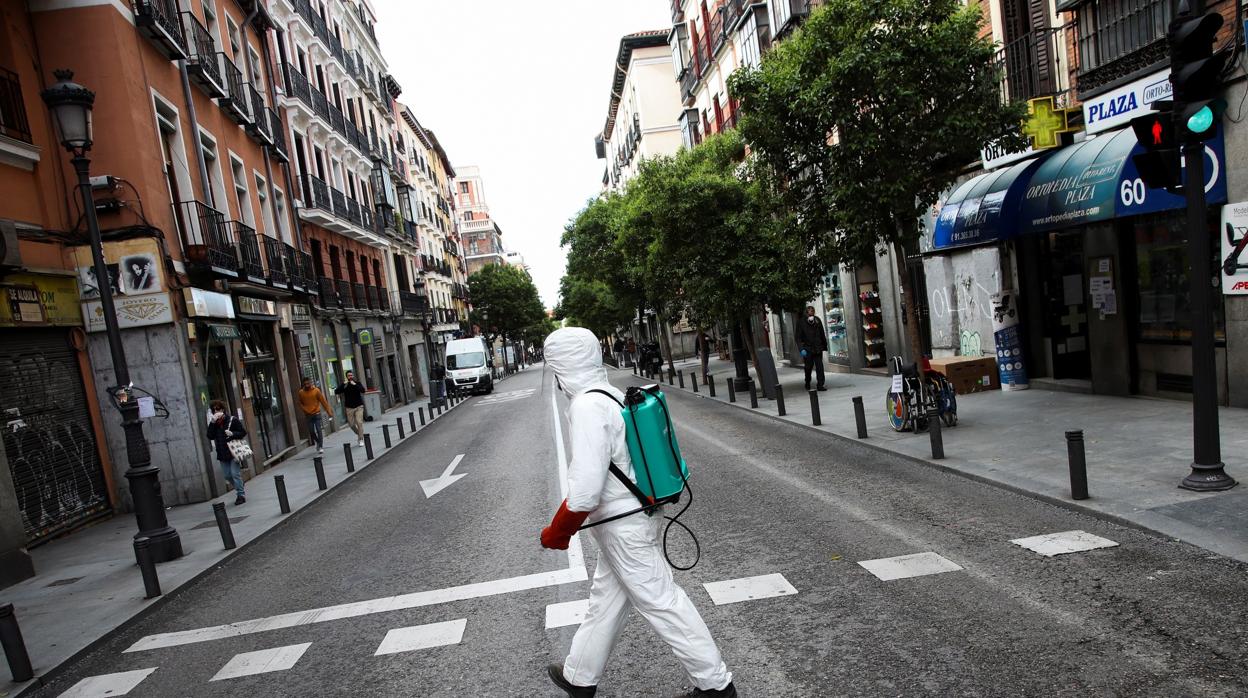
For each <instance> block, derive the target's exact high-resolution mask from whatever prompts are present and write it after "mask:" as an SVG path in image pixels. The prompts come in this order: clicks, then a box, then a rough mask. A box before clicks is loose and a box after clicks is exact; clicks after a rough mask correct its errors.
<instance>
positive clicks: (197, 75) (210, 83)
mask: <svg viewBox="0 0 1248 698" xmlns="http://www.w3.org/2000/svg"><path fill="white" fill-rule="evenodd" d="M182 26H183V28H184V29H185V31H186V38H187V48H188V50H189V54H188V55H187V60H186V72H187V73H188V74H189V75H190V78H191V81H192V82H194V83H195V84H196V85H199V86H200V88H202V89H203V90H204V92H206V93H208V96H209V97H211V98H213V99H221V98H224V97H226V96H227V94H226V91H225V83H224V81H223V80H222V77H221V63H220V61H219V60H218V56H217V42H215V41H213V39H212V34H210V33H208V29H207V27H205V26H204V25H203V24H201V23H200V21H199V19H198V18H197V17H196V16H195V15H193V14H191V13H190V12H183V13H182Z"/></svg>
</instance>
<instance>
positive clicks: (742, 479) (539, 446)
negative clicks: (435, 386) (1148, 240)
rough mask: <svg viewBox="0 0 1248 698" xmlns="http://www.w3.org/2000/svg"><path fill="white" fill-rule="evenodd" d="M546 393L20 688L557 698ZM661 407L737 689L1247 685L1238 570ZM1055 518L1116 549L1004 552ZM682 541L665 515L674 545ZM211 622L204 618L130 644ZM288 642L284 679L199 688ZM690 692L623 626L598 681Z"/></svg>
mask: <svg viewBox="0 0 1248 698" xmlns="http://www.w3.org/2000/svg"><path fill="white" fill-rule="evenodd" d="M613 379H614V380H615V381H616V382H617V383H618V384H620V385H626V384H634V381H633V379H632V376H630V375H626V374H623V373H614V374H613ZM552 384H553V382H552V381H551V380H550V376H549V374H548V373H543V372H542V371H541V367H540V366H539V367H536V368H534V369H531V370H529V371H527V372H525V373H523V374H521V375H519V376H516V377H514V378H512V379H511V380H508V381H507V382H506V383H504V384H501V385H500V386H499V387H498V389H497V391H496V392H495V395H494V396H492V397H490V398H483V397H475V398H472V400H471V401H469V402H468V403H466V404H465V405H464V406H463V408H462V409H458V410H455V411H454V412H452V413H450V414H448V415H447V416H446V418H445V419H443V420H440V421H438V422H436V423H435V424H434V425H433V426H432V427H431V428H430V429H428V430H426V431H423V432H421V433H420V435H419V436H418V437H416V438H413V439H410V440H409V441H408V442H407V443H405V444H404V445H403V446H401V447H400V448H399V449H398V450H397V451H396V453H394V454H393V455H392V456H390V457H388V458H387V460H386V461H384V462H379V463H377V464H375V465H374V466H372V467H370V468H368V469H367V470H366V471H364V472H362V473H360V475H358V476H357V477H355V478H353V479H352V480H350V481H349V482H347V483H345V484H344V485H342V486H340V487H338V488H337V489H336V490H334V491H333V492H331V493H330V494H329V495H328V496H326V497H325V498H323V500H321V501H320V502H319V503H318V504H316V505H315V506H312V507H310V508H309V509H307V510H305V511H303V512H301V513H299V514H296V515H295V516H294V518H293V519H292V520H290V521H288V522H287V524H286V525H285V526H284V527H282V528H280V529H279V530H277V531H275V532H274V533H272V534H270V535H269V536H267V537H266V538H264V539H262V540H260V541H259V542H257V543H255V544H253V545H251V546H249V547H247V548H245V549H244V550H242V551H241V552H239V553H238V554H237V555H235V556H234V557H233V558H231V559H230V560H229V561H228V562H227V563H225V564H223V565H222V566H221V567H219V568H218V569H216V570H214V571H213V572H212V573H210V574H209V575H207V576H206V577H204V578H203V579H201V580H200V581H198V582H197V583H196V584H194V585H193V586H191V587H190V588H188V589H186V590H185V591H183V592H181V593H179V594H177V595H175V596H174V597H172V598H170V599H169V600H168V601H167V602H166V603H164V604H163V605H162V606H160V607H159V608H157V609H156V610H155V611H154V612H152V613H151V614H150V615H148V616H146V617H145V618H143V619H142V620H140V621H139V622H137V623H135V624H133V625H131V626H130V627H128V628H126V629H124V630H123V631H121V632H119V633H117V634H115V635H113V636H111V637H110V638H109V639H108V640H106V641H105V642H104V643H102V644H101V645H100V646H98V647H97V648H96V649H95V650H93V651H91V652H90V653H89V654H87V655H86V656H84V657H82V658H80V660H78V661H77V662H75V663H73V664H72V665H71V666H70V667H68V668H67V669H66V671H65V672H63V673H62V674H61V675H60V676H59V677H58V678H57V679H55V680H54V681H53V683H52V684H50V685H48V686H46V687H44V688H43V689H42V690H40V691H39V692H37V693H36V694H35V695H38V696H58V695H60V694H61V693H62V692H65V691H66V690H68V689H70V687H72V686H74V685H75V684H77V682H79V681H80V680H82V679H84V678H87V677H93V676H102V675H107V674H112V673H116V672H128V671H137V670H145V669H153V668H154V671H151V672H150V674H148V675H147V676H146V677H145V678H143V679H142V681H140V682H139V683H138V684H137V686H136V687H135V688H134V689H133V690H132V691H131V692H130V693H129V694H128V695H131V696H218V695H249V696H312V695H329V696H347V695H351V696H360V695H365V696H434V695H436V696H463V695H473V696H476V695H480V696H496V695H497V696H559V695H561V693H560V692H558V691H557V690H554V689H553V688H552V687H551V686H550V685H549V683H548V681H547V679H546V677H545V671H544V667H545V665H546V663H548V662H550V661H560V660H561V659H562V657H563V656H564V654H565V653H566V651H567V647H568V645H569V642H570V640H571V637H572V634H573V632H574V631H575V625H567V626H564V627H556V628H550V629H548V628H547V627H546V609H547V606H548V605H551V604H558V603H562V602H573V601H577V600H581V599H584V598H585V597H586V594H587V591H588V583H587V582H586V581H583V579H584V575H583V574H581V573H580V571H579V570H580V569H582V567H581V566H580V565H577V564H576V563H577V562H578V559H577V558H576V556H575V555H574V556H573V557H572V558H569V555H568V554H566V553H562V552H554V551H545V550H542V549H541V548H540V547H539V545H538V543H537V533H538V531H539V530H540V528H541V527H542V526H543V525H545V524H546V522H547V521H549V518H550V515H551V513H552V512H553V510H554V508H555V507H556V506H557V504H558V501H559V498H560V484H559V466H558V462H559V457H558V452H557V449H556V445H555V443H556V442H555V437H554V433H555V411H554V409H552ZM670 402H671V405H672V409H673V413H674V416H675V419H676V423H677V433H678V435H679V437H680V443H681V448H682V451H683V454H684V455H685V457H686V459H687V460H688V461H689V463H690V467H691V472H692V485H693V488H694V493H695V499H694V504H693V506H692V508H691V509H690V511H689V512H688V513H687V514H686V515H685V517H684V518H683V519H682V521H685V522H687V523H688V524H689V525H690V526H691V527H692V528H693V529H694V531H695V532H696V533H697V535H698V538H699V540H700V542H701V548H702V559H701V562H700V563H699V564H698V566H697V567H696V568H694V569H693V570H692V571H690V572H677V573H676V574H677V579H678V581H679V582H680V583H681V584H682V585H683V586H684V587H685V589H686V590H687V591H688V592H689V594H690V595H691V597H692V598H693V599H694V602H695V603H696V604H697V605H698V606H699V608H700V609H701V610H702V613H703V616H704V617H705V619H706V621H707V623H708V625H709V626H710V628H711V630H712V632H713V633H714V634H715V636H716V638H717V640H718V641H719V644H720V647H721V650H722V652H723V654H724V656H725V659H726V661H727V662H728V664H729V667H730V668H731V669H732V670H733V672H734V674H735V678H736V684H737V687H738V689H739V690H740V692H741V694H742V695H745V696H841V695H861V696H903V695H904V696H909V695H940V696H951V695H959V696H1003V695H1034V696H1053V695H1072V696H1074V695H1079V696H1085V695H1156V696H1189V695H1210V696H1242V695H1245V694H1248V574H1246V573H1248V566H1246V565H1243V564H1241V563H1237V562H1234V561H1231V560H1228V559H1225V558H1221V557H1218V556H1216V555H1212V554H1209V553H1206V552H1204V551H1201V550H1199V549H1197V548H1194V547H1191V546H1188V545H1186V544H1182V543H1177V542H1173V541H1167V540H1164V539H1161V538H1157V537H1154V536H1152V535H1150V534H1147V533H1143V532H1140V531H1136V530H1132V529H1126V528H1123V527H1120V526H1117V525H1114V524H1109V523H1105V522H1101V521H1099V520H1097V519H1094V518H1091V517H1088V516H1085V515H1082V514H1078V513H1074V512H1071V511H1067V510H1065V509H1062V508H1059V507H1055V506H1052V505H1049V504H1046V503H1043V502H1039V501H1037V500H1033V499H1030V498H1027V497H1025V496H1021V495H1017V494H1013V493H1010V492H1006V491H1003V490H1000V489H998V488H995V487H992V486H989V485H985V484H980V483H977V482H973V481H969V480H966V479H964V478H960V477H958V476H955V475H950V474H947V473H944V472H941V471H938V470H934V469H932V468H930V467H927V466H923V465H920V464H916V463H913V462H910V461H906V460H903V459H900V458H896V457H890V456H886V455H883V454H881V453H879V452H876V451H873V450H870V449H866V448H863V447H862V446H860V445H858V444H854V443H849V442H844V441H839V440H833V439H831V438H829V437H828V436H826V435H820V434H815V433H813V432H811V431H809V430H805V429H802V428H799V427H796V426H791V425H783V424H779V423H776V422H774V421H772V420H767V419H764V418H761V417H759V416H755V415H750V414H748V413H746V412H744V411H741V410H738V409H734V408H729V407H727V406H724V405H721V404H711V403H709V402H708V401H705V400H702V399H699V398H698V397H696V396H693V395H690V394H689V393H684V392H678V391H673V394H672V395H671V396H670ZM557 404H558V414H559V415H560V418H561V419H562V414H563V409H564V408H565V406H566V401H565V400H563V398H562V396H559V397H558V398H557ZM564 431H565V437H566V422H564ZM460 454H462V455H463V458H462V460H461V462H460V463H459V464H458V466H457V467H456V470H455V473H456V474H464V477H463V478H462V479H460V480H458V481H456V482H454V483H451V484H449V485H448V486H447V487H446V489H444V490H442V491H441V492H438V493H437V494H434V495H433V496H432V497H426V495H425V493H424V491H423V490H422V488H421V485H420V482H421V481H422V480H428V479H433V478H437V477H438V476H439V474H440V473H442V472H443V470H444V469H445V468H446V467H447V465H449V464H450V463H451V462H452V460H453V459H454V458H455V457H456V456H458V455H460ZM1069 530H1083V531H1087V532H1089V533H1093V534H1096V535H1098V536H1102V537H1104V538H1107V539H1110V540H1112V541H1114V542H1116V543H1118V546H1117V547H1112V548H1104V549H1099V550H1092V551H1087V552H1080V553H1072V554H1069V555H1061V556H1057V557H1044V556H1041V555H1039V554H1037V553H1034V552H1032V551H1029V550H1026V549H1024V548H1022V547H1020V546H1018V545H1015V544H1013V543H1011V542H1010V540H1011V539H1016V538H1023V537H1027V536H1034V535H1040V534H1048V533H1055V532H1059V531H1069ZM924 552H933V553H937V554H939V555H940V556H942V557H944V558H945V559H947V560H949V561H951V562H953V563H955V564H956V565H958V566H960V567H961V569H960V570H954V571H949V572H943V573H939V574H931V575H926V576H917V577H912V578H906V579H895V580H892V581H882V580H880V579H878V578H877V577H876V576H874V575H873V574H872V573H871V572H869V571H868V570H867V569H866V568H864V567H863V566H861V565H859V564H857V563H858V562H860V561H867V560H875V559H879V558H889V557H893V556H901V555H909V554H915V553H924ZM691 553H692V548H691V546H690V545H689V543H688V539H687V537H686V536H685V534H684V533H683V532H682V531H679V530H674V531H673V532H672V545H671V554H672V557H673V558H674V559H675V560H676V561H677V562H683V561H685V560H687V559H688V556H689V555H690V554H691ZM584 558H585V561H586V563H588V565H590V566H591V567H592V564H593V559H594V551H593V549H592V543H590V542H589V541H588V540H587V541H586V543H585V549H584ZM570 562H571V563H572V564H573V566H574V568H573V569H572V570H571V571H570V570H569V564H570ZM544 573H548V574H544ZM772 574H780V575H783V577H784V579H785V580H787V582H788V583H789V584H791V585H792V586H793V587H794V588H796V590H797V594H795V595H786V596H779V597H774V598H765V599H755V600H748V601H742V602H739V603H731V604H725V605H715V604H714V603H713V602H712V599H711V597H710V596H709V595H708V593H707V591H706V590H705V589H704V588H703V586H702V585H703V584H704V583H708V582H718V581H724V580H733V579H739V578H745V577H753V576H758V575H772ZM496 580H503V581H498V583H496V584H492V585H489V584H486V585H480V584H478V583H483V582H494V581H496ZM508 580H510V581H508ZM517 580H519V581H517ZM474 584H477V586H471V587H467V588H465V587H464V586H463V585H474ZM447 589H449V590H450V591H443V592H437V593H432V594H414V592H426V591H434V590H447ZM402 595H407V596H402ZM396 596H397V600H396V599H390V600H389V601H374V600H377V599H388V598H390V597H396ZM370 602H373V603H370ZM343 604H353V605H351V606H343ZM327 607H332V608H333V610H331V611H322V612H320V613H313V612H310V611H313V610H314V609H325V608H327ZM283 614H285V615H283ZM274 616H278V617H279V618H273V617H274ZM256 619H270V620H269V621H268V622H267V623H251V622H249V621H253V620H256ZM313 621H315V622H313ZM225 624H236V625H233V626H229V627H227V628H225V629H221V628H220V626H223V625H225ZM430 624H449V628H450V629H449V630H446V628H447V627H448V626H438V627H439V628H441V629H442V630H443V631H444V632H449V635H451V636H452V640H451V641H452V644H443V645H441V646H436V647H426V648H422V649H413V650H410V651H405V652H398V653H393V654H383V655H380V656H375V653H376V652H377V650H378V649H379V647H380V646H381V644H382V642H383V639H385V638H387V634H388V633H389V631H391V630H395V629H401V628H409V627H415V626H425V625H430ZM266 627H268V628H271V629H264V628H266ZM200 628H217V630H215V631H210V632H209V633H208V634H206V635H194V636H189V637H190V639H193V640H197V641H193V642H187V643H186V644H179V645H173V646H164V647H155V648H152V649H138V650H136V651H130V652H127V651H126V650H127V648H131V647H132V646H134V645H135V644H136V643H147V644H150V643H151V641H150V640H145V638H151V637H161V636H162V634H167V633H181V632H184V631H193V630H195V629H200ZM459 629H462V639H460V641H458V642H453V636H454V635H456V631H457V630H459ZM222 636H224V637H222ZM177 637H180V638H183V639H187V638H188V636H186V635H181V636H177ZM307 643H310V644H307ZM305 644H306V647H304V645H305ZM140 646H143V645H142V644H141V645H140ZM281 647H293V648H294V649H291V650H288V651H287V652H286V656H287V657H290V658H293V659H294V660H295V661H293V666H291V667H290V668H289V669H285V670H276V671H267V672H264V673H258V674H255V675H250V676H242V677H237V678H221V679H218V680H213V679H214V677H216V676H218V672H220V671H222V670H223V668H225V667H227V665H229V664H231V663H234V664H237V660H235V661H234V662H232V660H233V659H234V658H235V656H236V655H238V654H240V653H248V652H259V651H263V650H269V649H274V648H281ZM300 652H302V654H300ZM258 661H259V663H260V664H262V665H266V666H267V667H268V668H270V669H272V668H274V667H276V666H280V665H281V664H280V660H275V659H274V658H273V657H263V658H260V659H259V660H258ZM687 687H688V680H687V678H686V677H684V675H683V672H682V671H681V669H680V666H679V665H678V664H677V663H676V661H675V659H674V658H673V657H672V655H671V653H670V652H669V651H668V650H667V649H666V647H665V646H663V645H662V644H661V643H660V642H659V641H658V640H657V638H656V637H655V636H654V635H653V634H652V633H651V632H650V630H649V628H648V627H647V626H646V625H645V623H644V621H642V620H641V619H640V618H639V617H637V616H635V615H634V616H633V619H632V622H631V624H630V626H629V627H628V629H627V630H626V631H625V633H624V636H623V638H622V640H621V642H620V644H619V646H618V647H617V649H616V653H615V655H614V657H613V659H612V662H611V666H610V668H609V671H608V675H607V677H606V678H605V679H604V681H603V684H602V685H601V687H600V690H599V695H600V696H669V695H675V694H677V693H679V692H680V691H681V690H683V689H685V688H687Z"/></svg>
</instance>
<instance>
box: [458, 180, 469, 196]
mask: <svg viewBox="0 0 1248 698" xmlns="http://www.w3.org/2000/svg"><path fill="white" fill-rule="evenodd" d="M459 193H460V194H467V193H468V183H467V182H460V183H459Z"/></svg>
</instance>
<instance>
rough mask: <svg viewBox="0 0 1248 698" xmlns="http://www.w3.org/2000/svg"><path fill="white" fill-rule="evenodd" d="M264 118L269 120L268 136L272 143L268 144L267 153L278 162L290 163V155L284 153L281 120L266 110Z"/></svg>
mask: <svg viewBox="0 0 1248 698" xmlns="http://www.w3.org/2000/svg"><path fill="white" fill-rule="evenodd" d="M264 111H265V113H266V114H267V115H268V116H267V117H266V118H267V119H268V120H269V136H270V137H271V138H272V139H273V142H272V143H270V144H269V151H270V152H272V153H273V157H274V158H275V159H277V160H278V161H279V162H290V155H289V154H288V153H287V151H286V129H285V127H283V126H282V118H281V117H280V116H278V115H277V112H276V111H274V110H272V109H268V108H266V109H265V110H264Z"/></svg>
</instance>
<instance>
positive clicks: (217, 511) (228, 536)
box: [212, 458, 320, 550]
mask: <svg viewBox="0 0 1248 698" xmlns="http://www.w3.org/2000/svg"><path fill="white" fill-rule="evenodd" d="M317 460H320V458H317ZM212 515H213V516H215V517H216V518H217V530H218V531H220V532H221V545H224V546H225V549H226V550H233V549H234V548H236V547H238V546H237V545H235V543H234V531H232V530H230V515H229V514H227V513H225V502H217V503H216V504H213V505H212Z"/></svg>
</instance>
